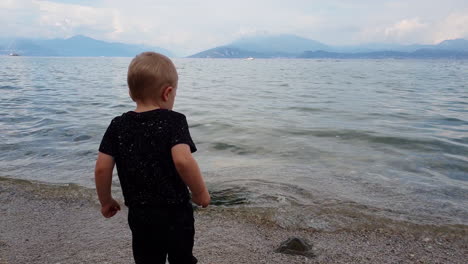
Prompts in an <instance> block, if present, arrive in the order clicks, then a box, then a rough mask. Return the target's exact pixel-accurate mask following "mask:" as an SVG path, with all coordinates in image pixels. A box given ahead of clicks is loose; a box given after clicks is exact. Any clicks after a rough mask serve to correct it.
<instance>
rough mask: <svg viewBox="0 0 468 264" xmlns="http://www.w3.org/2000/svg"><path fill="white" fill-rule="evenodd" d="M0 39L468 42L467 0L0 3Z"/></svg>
mask: <svg viewBox="0 0 468 264" xmlns="http://www.w3.org/2000/svg"><path fill="white" fill-rule="evenodd" d="M0 25H2V26H1V27H0V37H28V38H67V37H71V36H74V35H78V34H81V35H86V36H89V37H92V38H95V39H100V40H105V41H115V42H124V43H133V44H146V45H151V46H158V47H162V48H166V49H169V50H171V51H174V52H176V53H177V54H179V55H189V54H193V53H196V52H199V51H203V50H206V49H209V48H213V47H216V46H220V45H224V44H228V43H230V42H232V41H234V40H236V39H238V38H240V37H243V36H249V35H256V34H273V35H274V34H295V35H298V36H301V37H305V38H309V39H313V40H316V41H320V42H322V43H325V44H328V45H355V44H362V43H376V42H377V43H399V44H415V43H418V44H436V43H439V42H441V41H443V40H446V39H455V38H465V39H468V1H467V0H443V1H434V0H287V1H285V0H283V1H280V0H235V1H233V0H61V1H59V0H48V1H42V0H0Z"/></svg>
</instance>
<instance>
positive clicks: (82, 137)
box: [73, 135, 92, 142]
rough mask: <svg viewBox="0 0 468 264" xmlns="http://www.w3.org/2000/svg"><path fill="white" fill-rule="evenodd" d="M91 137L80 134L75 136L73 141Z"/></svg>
mask: <svg viewBox="0 0 468 264" xmlns="http://www.w3.org/2000/svg"><path fill="white" fill-rule="evenodd" d="M91 138H92V137H91V136H89V135H81V136H77V137H75V138H74V139H73V141H75V142H77V141H84V140H88V139H91Z"/></svg>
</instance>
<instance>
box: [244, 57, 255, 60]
mask: <svg viewBox="0 0 468 264" xmlns="http://www.w3.org/2000/svg"><path fill="white" fill-rule="evenodd" d="M245 60H255V59H254V58H252V57H248V58H245Z"/></svg>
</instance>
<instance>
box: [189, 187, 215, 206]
mask: <svg viewBox="0 0 468 264" xmlns="http://www.w3.org/2000/svg"><path fill="white" fill-rule="evenodd" d="M192 201H193V202H194V203H196V204H197V205H199V206H201V207H203V208H206V207H208V205H209V204H210V201H211V197H210V194H209V193H208V192H207V191H205V192H201V193H192Z"/></svg>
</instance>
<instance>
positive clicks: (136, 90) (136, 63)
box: [127, 52, 178, 101]
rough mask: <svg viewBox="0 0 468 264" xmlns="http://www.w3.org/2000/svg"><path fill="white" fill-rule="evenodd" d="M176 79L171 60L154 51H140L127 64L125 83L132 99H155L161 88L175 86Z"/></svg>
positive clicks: (175, 71)
mask: <svg viewBox="0 0 468 264" xmlns="http://www.w3.org/2000/svg"><path fill="white" fill-rule="evenodd" d="M177 81H178V75H177V70H176V68H175V66H174V64H173V63H172V61H171V60H170V59H169V58H168V57H166V56H164V55H162V54H159V53H156V52H143V53H140V54H138V55H137V56H136V57H135V58H134V59H133V60H132V62H131V63H130V65H129V66H128V74H127V84H128V88H129V90H130V97H131V98H132V100H133V101H146V100H148V99H153V100H157V99H158V97H159V95H160V92H161V90H162V89H163V88H165V87H167V86H173V87H174V88H175V87H177Z"/></svg>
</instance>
